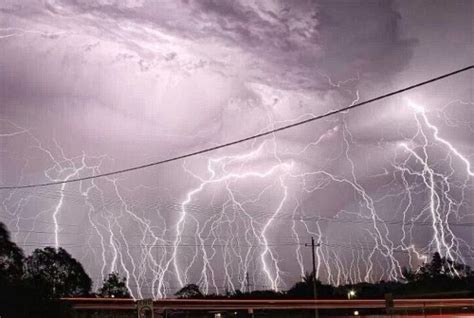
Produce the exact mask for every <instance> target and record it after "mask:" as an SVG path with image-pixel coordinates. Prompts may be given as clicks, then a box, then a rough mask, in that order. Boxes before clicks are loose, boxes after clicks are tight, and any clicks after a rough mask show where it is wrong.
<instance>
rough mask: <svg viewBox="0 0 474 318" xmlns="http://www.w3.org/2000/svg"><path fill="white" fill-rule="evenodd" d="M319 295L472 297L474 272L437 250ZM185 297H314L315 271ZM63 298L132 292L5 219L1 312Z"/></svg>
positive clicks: (46, 309) (321, 288)
mask: <svg viewBox="0 0 474 318" xmlns="http://www.w3.org/2000/svg"><path fill="white" fill-rule="evenodd" d="M316 287H317V296H318V298H319V299H347V298H357V299H376V298H378V299H382V298H384V296H385V295H386V294H392V295H393V297H394V298H406V297H417V298H423V297H429V298H436V297H439V298H450V297H472V296H474V271H472V269H471V268H470V267H469V266H466V265H464V264H460V263H456V262H453V261H451V260H449V259H446V258H444V257H441V256H440V254H439V253H435V254H434V255H433V257H432V259H431V261H430V262H428V263H426V264H424V265H423V266H421V267H419V268H418V269H416V270H411V269H407V268H405V269H403V275H402V277H400V278H399V279H398V280H397V281H388V282H386V281H380V282H378V283H357V284H347V285H343V286H331V285H327V284H323V283H321V282H320V281H316ZM175 295H176V296H177V297H180V298H214V299H216V298H236V299H239V298H240V299H245V298H247V299H249V298H252V299H258V298H260V299H263V298H273V299H278V298H280V299H282V298H286V299H291V298H295V299H296V298H312V297H313V275H312V274H311V273H309V274H307V275H306V276H305V277H303V278H302V280H301V281H300V282H297V283H296V284H294V285H293V286H292V287H291V288H289V289H288V290H287V291H284V292H275V291H272V290H255V291H252V292H242V291H239V290H236V291H232V292H227V293H225V294H224V295H215V294H211V295H204V294H203V293H202V292H201V290H200V289H199V287H198V286H197V285H195V284H189V285H186V286H185V287H183V288H182V289H181V290H179V291H178V292H177V293H176V294H175ZM63 297H117V298H119V297H120V298H128V297H130V294H129V291H128V289H127V286H126V280H125V278H123V277H120V276H119V275H118V274H117V273H110V274H109V275H108V277H107V278H106V279H104V281H103V282H102V286H101V287H100V288H99V289H98V291H97V292H95V293H94V292H92V280H91V279H90V277H89V276H88V275H87V273H86V272H85V270H84V268H83V266H82V265H81V263H80V262H78V261H77V260H76V259H74V258H73V257H72V256H71V255H70V254H69V253H68V252H67V251H66V250H64V249H63V248H57V249H56V248H53V247H46V248H43V249H36V250H34V251H33V252H32V254H31V255H29V256H25V255H24V253H23V251H22V250H21V249H20V248H19V247H18V246H17V245H16V244H15V243H14V242H12V241H11V238H10V235H9V233H8V231H7V229H6V227H5V225H4V224H3V223H0V317H2V318H9V317H15V318H22V317H31V318H35V317H49V318H54V317H63V318H64V317H69V316H70V314H71V310H70V308H68V306H67V304H66V303H64V302H61V301H60V298H63Z"/></svg>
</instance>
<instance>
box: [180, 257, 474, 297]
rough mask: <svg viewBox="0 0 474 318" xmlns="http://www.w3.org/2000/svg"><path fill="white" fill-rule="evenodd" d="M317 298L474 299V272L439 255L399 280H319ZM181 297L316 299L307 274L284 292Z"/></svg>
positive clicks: (195, 292) (193, 291)
mask: <svg viewBox="0 0 474 318" xmlns="http://www.w3.org/2000/svg"><path fill="white" fill-rule="evenodd" d="M316 290H317V297H318V299H348V298H349V299H383V298H385V295H386V294H392V296H393V297H395V298H415V297H416V298H453V297H473V296H474V271H473V270H472V269H471V268H470V267H469V266H467V265H464V264H460V263H457V262H453V261H451V260H449V259H446V258H445V257H441V255H440V254H439V253H438V252H436V253H434V254H433V257H432V259H431V261H430V262H428V263H425V264H423V265H422V266H420V267H419V268H418V269H417V270H412V269H408V268H403V270H402V277H400V278H399V279H398V280H397V281H383V280H382V281H379V282H377V283H357V284H345V285H339V286H332V285H327V284H323V283H321V282H320V281H319V280H316ZM176 296H177V297H179V298H217V299H218V298H236V299H257V298H260V299H265V298H277V299H278V298H280V299H292V298H294V299H302V298H313V297H314V296H313V275H312V273H307V274H306V275H305V276H304V277H302V280H301V281H300V282H297V283H296V284H294V285H293V286H292V287H291V288H290V289H288V290H286V291H282V292H276V291H273V290H255V291H252V292H242V291H240V290H236V291H233V292H227V293H226V294H225V295H216V294H210V295H205V294H203V293H202V292H201V290H200V289H199V287H198V286H197V285H195V284H189V285H186V286H184V287H183V288H182V289H181V290H179V291H178V292H177V293H176Z"/></svg>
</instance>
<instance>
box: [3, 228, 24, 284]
mask: <svg viewBox="0 0 474 318" xmlns="http://www.w3.org/2000/svg"><path fill="white" fill-rule="evenodd" d="M23 260H24V256H23V252H22V250H21V249H20V248H19V247H18V246H17V245H16V244H15V243H14V242H12V241H11V240H10V233H8V231H7V228H6V226H5V224H3V223H0V284H2V283H6V282H10V283H11V282H15V281H18V280H20V279H21V277H22V276H23Z"/></svg>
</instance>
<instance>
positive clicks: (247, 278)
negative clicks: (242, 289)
mask: <svg viewBox="0 0 474 318" xmlns="http://www.w3.org/2000/svg"><path fill="white" fill-rule="evenodd" d="M245 282H246V283H247V293H250V278H249V272H246V273H245Z"/></svg>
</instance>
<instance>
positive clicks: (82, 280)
mask: <svg viewBox="0 0 474 318" xmlns="http://www.w3.org/2000/svg"><path fill="white" fill-rule="evenodd" d="M26 276H27V278H28V279H30V280H32V281H33V282H34V284H38V285H40V286H44V288H46V289H48V290H50V291H51V293H52V296H53V297H72V296H85V295H88V294H89V293H90V291H91V287H92V281H91V279H90V278H89V276H88V275H87V273H86V272H85V271H84V268H83V267H82V265H81V263H79V262H78V261H77V260H76V259H74V258H73V257H72V256H71V255H70V254H69V253H68V252H66V251H65V250H64V249H62V248H58V249H55V248H53V247H46V248H44V249H36V250H34V252H33V254H31V256H28V257H27V258H26Z"/></svg>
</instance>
